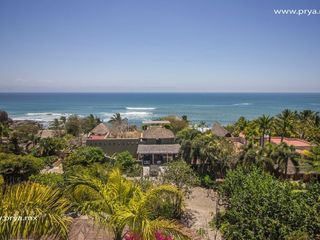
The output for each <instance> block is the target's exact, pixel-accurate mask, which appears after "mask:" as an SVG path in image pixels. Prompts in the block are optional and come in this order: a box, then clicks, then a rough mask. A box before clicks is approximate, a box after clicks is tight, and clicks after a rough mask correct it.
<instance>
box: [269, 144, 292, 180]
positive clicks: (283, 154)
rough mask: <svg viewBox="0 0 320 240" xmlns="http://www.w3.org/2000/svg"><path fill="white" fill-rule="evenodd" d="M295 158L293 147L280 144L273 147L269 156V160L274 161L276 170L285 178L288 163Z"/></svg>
mask: <svg viewBox="0 0 320 240" xmlns="http://www.w3.org/2000/svg"><path fill="white" fill-rule="evenodd" d="M296 157H297V153H296V151H295V148H294V147H293V146H289V145H288V144H286V143H284V142H282V143H280V144H279V145H277V146H275V148H274V151H273V152H272V154H271V158H272V159H273V160H274V161H275V164H276V165H277V169H278V170H280V171H281V172H282V173H284V175H285V176H287V173H288V163H289V161H292V160H294V159H295V158H296Z"/></svg>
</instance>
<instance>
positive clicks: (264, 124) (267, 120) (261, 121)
mask: <svg viewBox="0 0 320 240" xmlns="http://www.w3.org/2000/svg"><path fill="white" fill-rule="evenodd" d="M257 124H258V126H259V129H260V132H261V136H260V145H261V146H264V142H265V135H266V133H268V134H269V142H270V139H271V129H272V125H273V118H272V117H270V116H266V115H264V114H263V115H262V116H261V117H259V118H258V119H257Z"/></svg>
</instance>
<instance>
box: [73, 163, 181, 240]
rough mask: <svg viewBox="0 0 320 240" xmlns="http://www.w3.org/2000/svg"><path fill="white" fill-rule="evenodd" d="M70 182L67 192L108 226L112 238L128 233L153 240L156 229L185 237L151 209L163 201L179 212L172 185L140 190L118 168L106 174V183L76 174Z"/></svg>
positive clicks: (179, 201)
mask: <svg viewBox="0 0 320 240" xmlns="http://www.w3.org/2000/svg"><path fill="white" fill-rule="evenodd" d="M69 181H70V185H69V191H70V192H71V193H72V196H73V197H74V199H75V200H76V201H77V202H78V204H79V206H80V209H81V211H82V212H83V213H85V214H88V215H90V216H92V217H93V218H94V219H96V220H97V221H98V222H99V223H100V224H102V225H104V226H106V227H108V228H110V229H111V230H112V232H113V233H114V239H115V240H122V239H123V238H124V236H126V235H127V234H129V233H133V234H135V235H137V236H139V239H145V240H152V239H156V236H155V234H156V233H157V231H160V232H166V233H170V234H172V235H174V236H176V237H177V239H179V238H178V237H184V235H183V234H182V233H181V232H180V231H178V230H177V229H176V226H175V224H174V222H172V221H170V220H166V219H164V218H163V217H162V216H158V215H157V213H159V211H154V209H157V210H158V209H161V207H162V205H163V204H164V203H165V204H170V205H171V206H172V207H174V208H175V209H177V210H179V211H180V209H181V204H182V196H181V193H180V192H179V191H178V190H177V189H176V188H175V187H173V186H171V185H161V186H159V187H155V188H152V189H148V190H147V191H146V192H143V191H142V190H141V188H140V187H139V185H137V184H135V183H133V182H131V181H129V180H127V179H125V178H124V177H122V175H121V172H120V171H119V170H117V169H114V170H113V171H112V172H111V173H110V174H109V177H108V181H107V182H106V183H103V182H101V181H100V180H98V179H95V178H92V177H87V176H81V177H77V176H76V177H73V178H71V179H70V180H69ZM160 212H161V211H160ZM126 227H127V228H128V230H126V229H127V228H126Z"/></svg>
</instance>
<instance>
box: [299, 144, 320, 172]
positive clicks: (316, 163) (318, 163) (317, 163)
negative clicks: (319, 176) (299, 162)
mask: <svg viewBox="0 0 320 240" xmlns="http://www.w3.org/2000/svg"><path fill="white" fill-rule="evenodd" d="M305 155H306V157H307V159H303V162H305V163H307V164H308V166H309V167H310V166H311V169H312V171H316V172H318V173H320V147H319V146H314V147H312V148H311V150H310V151H306V152H305Z"/></svg>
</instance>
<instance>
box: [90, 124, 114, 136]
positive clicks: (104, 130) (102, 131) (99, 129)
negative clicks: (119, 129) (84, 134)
mask: <svg viewBox="0 0 320 240" xmlns="http://www.w3.org/2000/svg"><path fill="white" fill-rule="evenodd" d="M90 134H93V135H98V136H105V135H108V134H110V129H109V127H108V126H107V125H106V124H104V123H99V124H98V125H97V126H96V127H95V128H94V129H92V130H91V131H90Z"/></svg>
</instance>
